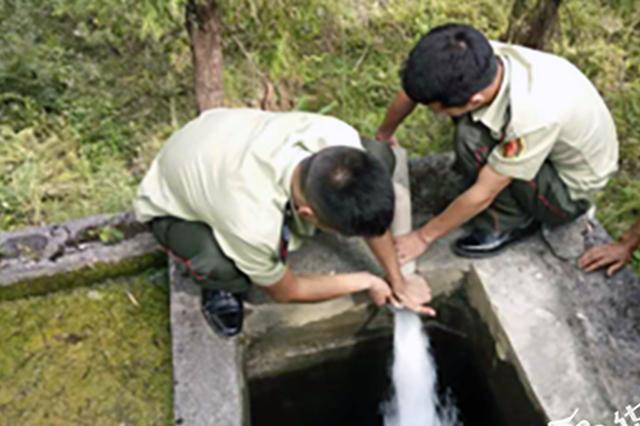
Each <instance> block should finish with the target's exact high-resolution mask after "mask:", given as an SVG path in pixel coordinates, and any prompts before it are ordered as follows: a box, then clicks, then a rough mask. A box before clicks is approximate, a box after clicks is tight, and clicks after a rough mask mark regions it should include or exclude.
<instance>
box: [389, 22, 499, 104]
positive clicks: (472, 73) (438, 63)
mask: <svg viewBox="0 0 640 426" xmlns="http://www.w3.org/2000/svg"><path fill="white" fill-rule="evenodd" d="M496 72H497V59H496V56H495V54H494V53H493V48H492V47H491V44H489V40H487V38H486V37H485V36H484V35H483V34H482V33H481V32H480V31H478V30H476V29H475V28H473V27H470V26H468V25H463V24H446V25H442V26H439V27H436V28H434V29H432V30H431V31H429V33H427V34H426V35H425V36H423V37H422V38H421V39H420V41H419V42H418V43H417V44H416V45H415V47H414V48H413V49H412V50H411V53H409V56H408V58H407V60H406V62H405V64H404V68H403V70H402V71H401V77H402V86H403V88H404V91H405V92H406V93H407V95H408V96H409V97H410V98H411V99H412V100H413V101H414V102H418V103H422V104H429V103H432V102H440V103H442V104H443V105H444V106H448V107H455V106H462V105H465V104H466V103H467V102H469V99H471V97H472V96H473V95H474V94H475V93H477V92H479V91H481V90H483V89H485V88H486V87H487V86H489V85H490V84H491V83H492V82H493V80H494V79H495V76H496Z"/></svg>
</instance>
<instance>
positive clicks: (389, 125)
mask: <svg viewBox="0 0 640 426" xmlns="http://www.w3.org/2000/svg"><path fill="white" fill-rule="evenodd" d="M415 107H416V103H415V102H413V101H412V100H411V98H409V96H407V94H406V93H405V92H404V90H400V91H399V92H398V93H397V94H396V97H395V98H394V99H393V101H392V102H391V105H389V108H387V113H386V115H385V117H384V121H383V122H382V124H381V125H380V127H379V128H378V131H377V132H376V140H379V141H384V142H389V143H392V144H396V143H397V142H396V140H395V138H394V137H393V134H394V133H395V131H396V129H397V128H398V126H399V125H400V123H402V121H403V120H404V119H405V118H406V117H407V116H408V115H409V114H411V112H412V111H413V110H414V108H415Z"/></svg>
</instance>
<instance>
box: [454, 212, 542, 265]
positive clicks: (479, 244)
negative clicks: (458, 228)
mask: <svg viewBox="0 0 640 426" xmlns="http://www.w3.org/2000/svg"><path fill="white" fill-rule="evenodd" d="M539 227H540V225H539V223H538V222H537V221H535V220H532V221H531V222H529V224H528V225H525V226H523V227H521V228H517V229H513V230H511V231H506V232H492V231H481V230H478V229H475V230H473V231H471V232H470V233H469V234H467V235H465V236H464V237H461V238H458V239H457V240H456V241H455V242H454V243H453V245H452V249H453V252H454V253H455V254H457V255H458V256H461V257H473V258H480V257H489V256H494V255H496V254H498V253H500V252H501V251H502V250H504V249H505V248H506V247H507V246H508V245H509V244H511V243H513V242H515V241H518V240H520V239H522V238H524V237H526V236H529V235H531V234H533V233H534V232H536V231H537V230H538V228H539Z"/></svg>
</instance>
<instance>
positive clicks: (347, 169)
mask: <svg viewBox="0 0 640 426" xmlns="http://www.w3.org/2000/svg"><path fill="white" fill-rule="evenodd" d="M300 183H301V188H302V193H303V194H304V196H305V198H306V199H307V201H308V202H309V204H310V205H311V207H312V208H313V210H314V211H315V213H316V215H317V216H318V219H319V220H320V222H321V223H322V224H324V225H327V226H329V227H331V228H332V229H334V230H336V231H337V232H339V233H341V234H343V235H347V236H361V237H373V236H379V235H382V234H384V232H385V231H386V230H387V229H388V228H389V226H390V225H391V220H392V219H393V210H394V202H395V198H394V192H393V184H392V182H391V176H390V175H389V173H388V172H387V170H386V169H385V168H384V166H383V165H382V163H381V162H380V161H379V160H377V159H376V158H375V157H373V156H372V155H371V154H369V153H367V152H365V151H361V150H359V149H356V148H351V147H346V146H334V147H329V148H325V149H323V150H321V151H319V152H317V153H316V154H313V155H312V156H311V157H308V158H307V159H305V160H304V161H303V162H302V165H301V170H300Z"/></svg>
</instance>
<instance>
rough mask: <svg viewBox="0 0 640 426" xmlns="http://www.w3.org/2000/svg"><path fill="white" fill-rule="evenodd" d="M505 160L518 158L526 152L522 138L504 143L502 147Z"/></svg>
mask: <svg viewBox="0 0 640 426" xmlns="http://www.w3.org/2000/svg"><path fill="white" fill-rule="evenodd" d="M500 148H501V150H502V156H503V157H504V158H516V157H518V156H519V155H520V154H522V151H524V141H523V140H522V139H521V138H518V139H511V140H510V141H507V142H504V143H503V144H502V146H501V147H500Z"/></svg>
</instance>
